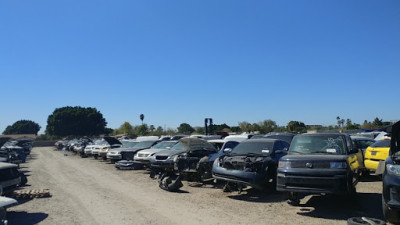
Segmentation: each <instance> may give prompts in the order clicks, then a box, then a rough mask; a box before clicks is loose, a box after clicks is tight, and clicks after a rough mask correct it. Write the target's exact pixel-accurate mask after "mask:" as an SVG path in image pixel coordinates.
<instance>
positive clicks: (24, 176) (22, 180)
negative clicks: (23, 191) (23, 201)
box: [19, 173, 28, 186]
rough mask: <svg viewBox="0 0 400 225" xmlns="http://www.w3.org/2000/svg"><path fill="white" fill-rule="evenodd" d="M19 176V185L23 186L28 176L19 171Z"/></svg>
mask: <svg viewBox="0 0 400 225" xmlns="http://www.w3.org/2000/svg"><path fill="white" fill-rule="evenodd" d="M20 177H21V182H20V183H19V186H24V185H25V184H26V183H28V178H27V177H26V175H25V174H23V173H21V174H20Z"/></svg>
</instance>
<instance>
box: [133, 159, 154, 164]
mask: <svg viewBox="0 0 400 225" xmlns="http://www.w3.org/2000/svg"><path fill="white" fill-rule="evenodd" d="M133 161H134V162H135V163H139V164H142V165H150V159H140V158H135V159H134V160H133Z"/></svg>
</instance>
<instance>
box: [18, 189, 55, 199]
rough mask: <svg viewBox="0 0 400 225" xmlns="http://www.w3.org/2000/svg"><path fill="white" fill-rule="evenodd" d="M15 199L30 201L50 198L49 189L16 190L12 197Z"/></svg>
mask: <svg viewBox="0 0 400 225" xmlns="http://www.w3.org/2000/svg"><path fill="white" fill-rule="evenodd" d="M12 196H13V197H14V198H16V199H32V198H46V197H51V194H50V190H49V189H33V190H17V191H14V192H13V195H12Z"/></svg>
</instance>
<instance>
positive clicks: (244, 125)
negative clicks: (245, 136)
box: [239, 121, 253, 133]
mask: <svg viewBox="0 0 400 225" xmlns="http://www.w3.org/2000/svg"><path fill="white" fill-rule="evenodd" d="M239 127H240V130H242V131H243V132H247V133H250V132H252V131H253V130H252V126H251V124H250V123H249V122H246V121H243V122H239Z"/></svg>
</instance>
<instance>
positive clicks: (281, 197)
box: [221, 188, 287, 203]
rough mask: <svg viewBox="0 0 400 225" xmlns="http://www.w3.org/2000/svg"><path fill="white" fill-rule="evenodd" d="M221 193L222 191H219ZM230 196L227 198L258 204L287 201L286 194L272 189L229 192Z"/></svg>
mask: <svg viewBox="0 0 400 225" xmlns="http://www.w3.org/2000/svg"><path fill="white" fill-rule="evenodd" d="M221 191H222V190H221ZM231 193H232V195H230V196H228V198H231V199H235V200H240V201H248V202H260V203H272V202H284V201H286V200H287V194H286V193H284V192H278V191H275V190H272V189H266V190H263V191H261V190H257V189H254V188H249V189H245V190H243V191H242V192H241V193H239V192H231Z"/></svg>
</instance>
